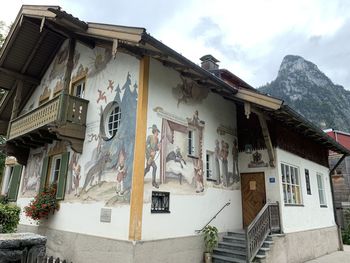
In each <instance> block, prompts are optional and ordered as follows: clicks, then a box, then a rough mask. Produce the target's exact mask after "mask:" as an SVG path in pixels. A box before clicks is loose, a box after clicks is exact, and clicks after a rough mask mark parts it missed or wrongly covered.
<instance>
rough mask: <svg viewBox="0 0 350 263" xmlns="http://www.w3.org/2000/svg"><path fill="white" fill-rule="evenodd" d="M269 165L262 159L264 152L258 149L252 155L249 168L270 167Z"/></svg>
mask: <svg viewBox="0 0 350 263" xmlns="http://www.w3.org/2000/svg"><path fill="white" fill-rule="evenodd" d="M268 166H269V165H268V164H267V163H266V162H264V160H262V154H261V153H259V152H258V151H255V152H254V153H252V155H251V161H250V163H249V164H248V167H249V168H257V167H268Z"/></svg>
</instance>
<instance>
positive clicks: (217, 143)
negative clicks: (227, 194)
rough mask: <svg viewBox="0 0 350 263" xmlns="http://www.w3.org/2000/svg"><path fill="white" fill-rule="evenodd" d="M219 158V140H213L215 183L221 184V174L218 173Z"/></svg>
mask: <svg viewBox="0 0 350 263" xmlns="http://www.w3.org/2000/svg"><path fill="white" fill-rule="evenodd" d="M220 158H221V149H220V142H219V140H217V139H216V140H215V150H214V159H215V163H214V165H215V175H216V184H217V185H219V184H221V174H220Z"/></svg>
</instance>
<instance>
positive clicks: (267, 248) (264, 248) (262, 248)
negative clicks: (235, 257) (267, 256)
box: [259, 247, 270, 252]
mask: <svg viewBox="0 0 350 263" xmlns="http://www.w3.org/2000/svg"><path fill="white" fill-rule="evenodd" d="M259 250H260V251H264V252H267V251H269V250H270V248H269V247H261V248H260V249H259Z"/></svg>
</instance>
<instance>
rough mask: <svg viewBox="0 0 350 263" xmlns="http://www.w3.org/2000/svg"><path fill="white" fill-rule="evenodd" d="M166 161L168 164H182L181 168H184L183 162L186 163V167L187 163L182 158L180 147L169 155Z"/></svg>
mask: <svg viewBox="0 0 350 263" xmlns="http://www.w3.org/2000/svg"><path fill="white" fill-rule="evenodd" d="M165 161H166V162H169V161H174V162H177V163H179V164H180V166H181V168H184V167H183V165H182V162H183V163H184V165H186V161H185V160H184V158H183V157H182V154H181V149H180V148H179V147H176V150H175V151H171V152H170V153H168V155H167V157H166V160H165Z"/></svg>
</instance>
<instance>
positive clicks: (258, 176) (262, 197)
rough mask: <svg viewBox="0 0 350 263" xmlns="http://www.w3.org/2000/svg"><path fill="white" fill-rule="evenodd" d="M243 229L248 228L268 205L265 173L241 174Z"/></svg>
mask: <svg viewBox="0 0 350 263" xmlns="http://www.w3.org/2000/svg"><path fill="white" fill-rule="evenodd" d="M241 178H242V179H241V180H242V181H241V183H242V209H243V227H246V226H248V225H249V224H250V223H251V222H252V221H253V220H254V218H255V217H256V215H257V214H258V213H259V212H260V210H261V209H262V208H263V206H264V205H265V203H266V191H265V175H264V173H244V174H241Z"/></svg>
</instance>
